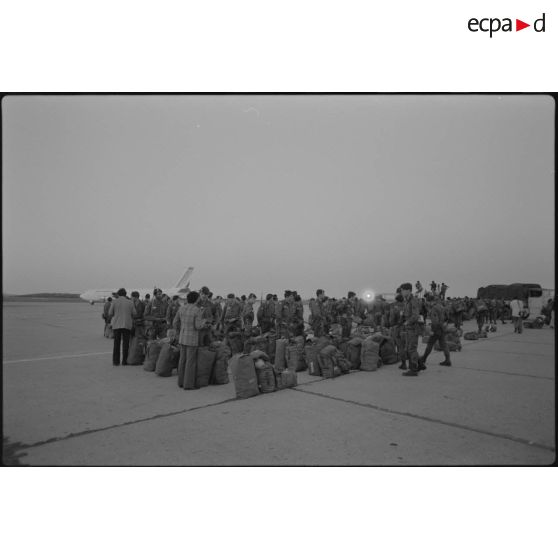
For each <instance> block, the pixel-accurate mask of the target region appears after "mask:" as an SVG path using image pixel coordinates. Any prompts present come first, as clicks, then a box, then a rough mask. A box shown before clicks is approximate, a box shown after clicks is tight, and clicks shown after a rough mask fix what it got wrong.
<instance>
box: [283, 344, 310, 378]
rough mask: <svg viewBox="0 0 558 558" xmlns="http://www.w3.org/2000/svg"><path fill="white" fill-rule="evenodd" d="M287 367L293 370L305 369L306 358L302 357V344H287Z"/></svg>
mask: <svg viewBox="0 0 558 558" xmlns="http://www.w3.org/2000/svg"><path fill="white" fill-rule="evenodd" d="M286 356H287V368H288V369H289V370H294V371H295V372H302V371H303V370H306V368H307V366H306V360H305V359H304V344H300V343H297V344H294V345H293V344H291V345H287V355H286Z"/></svg>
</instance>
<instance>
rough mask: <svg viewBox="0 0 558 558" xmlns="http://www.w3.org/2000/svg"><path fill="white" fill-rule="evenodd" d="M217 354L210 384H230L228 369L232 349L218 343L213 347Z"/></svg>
mask: <svg viewBox="0 0 558 558" xmlns="http://www.w3.org/2000/svg"><path fill="white" fill-rule="evenodd" d="M211 346H212V347H213V348H214V350H215V353H216V356H215V363H214V364H213V372H212V374H211V378H210V380H209V383H210V384H216V385H222V384H228V383H229V374H228V371H227V367H228V365H229V358H230V357H231V349H230V348H229V347H227V345H226V344H225V343H222V342H220V341H217V342H215V343H213V344H212V345H211Z"/></svg>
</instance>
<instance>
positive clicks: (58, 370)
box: [3, 301, 555, 465]
mask: <svg viewBox="0 0 558 558" xmlns="http://www.w3.org/2000/svg"><path fill="white" fill-rule="evenodd" d="M101 312H102V307H101V306H100V305H94V306H91V305H88V304H85V303H70V302H41V301H35V302H19V301H18V302H7V303H4V312H3V319H4V338H3V348H4V353H3V360H4V362H3V405H4V416H3V431H4V432H3V434H4V440H3V441H4V445H3V461H4V463H5V464H8V465H9V464H12V465H548V464H551V463H553V462H554V459H555V388H554V386H555V376H554V370H555V337H554V330H552V329H547V328H545V329H542V330H525V331H524V333H523V334H522V335H518V334H514V333H513V327H512V326H511V325H510V324H507V325H500V324H499V325H498V331H497V332H496V333H493V334H489V338H488V339H484V340H478V341H463V350H462V351H461V352H457V353H452V360H453V366H452V367H451V368H445V367H441V366H439V365H438V363H439V362H440V361H441V360H442V358H443V357H442V355H441V354H440V353H438V352H436V351H434V352H433V353H432V354H431V356H430V357H429V361H428V363H427V364H428V369H427V370H426V371H424V372H422V373H421V374H420V375H419V377H417V378H408V377H402V376H401V371H400V370H399V369H398V367H397V365H391V366H384V367H382V368H380V369H379V370H378V371H376V372H354V373H351V374H348V375H344V376H341V377H339V378H335V379H332V380H323V379H321V378H319V377H313V376H309V375H308V373H307V372H300V373H298V375H297V376H298V381H299V385H298V386H297V387H296V388H293V389H289V390H284V391H280V392H276V393H272V394H266V395H260V396H258V397H254V398H251V399H247V400H236V399H235V392H234V385H233V383H232V381H231V383H229V384H227V385H223V386H209V387H207V388H203V389H200V390H196V391H184V390H182V389H179V388H178V386H177V384H176V372H175V373H174V375H173V376H172V377H171V378H161V377H158V376H156V375H155V374H154V373H152V372H145V371H144V370H143V369H142V367H141V366H128V367H122V366H120V367H113V366H112V364H111V350H112V341H111V340H108V339H105V338H104V337H103V335H102V332H103V321H102V319H101V316H100V315H101ZM475 327H476V323H474V322H472V321H469V322H465V325H464V330H465V331H471V330H474V329H475ZM424 347H425V345H424V344H420V345H419V350H420V351H421V352H422V351H423V350H424Z"/></svg>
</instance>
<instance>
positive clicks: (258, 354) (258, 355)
mask: <svg viewBox="0 0 558 558" xmlns="http://www.w3.org/2000/svg"><path fill="white" fill-rule="evenodd" d="M250 356H251V357H252V358H253V359H254V360H257V359H259V358H261V359H262V360H269V356H268V354H267V353H266V352H264V351H260V350H259V349H256V350H254V351H252V352H251V353H250Z"/></svg>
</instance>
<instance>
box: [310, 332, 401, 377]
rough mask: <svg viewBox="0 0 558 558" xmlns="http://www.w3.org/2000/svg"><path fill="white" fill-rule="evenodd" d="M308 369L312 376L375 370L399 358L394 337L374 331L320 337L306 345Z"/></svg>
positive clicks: (334, 375)
mask: <svg viewBox="0 0 558 558" xmlns="http://www.w3.org/2000/svg"><path fill="white" fill-rule="evenodd" d="M304 356H305V360H306V363H307V367H308V372H309V374H310V375H312V376H323V377H324V378H334V377H336V376H339V375H341V374H347V373H348V372H350V371H352V370H363V371H367V372H373V371H375V370H377V369H378V368H379V367H380V366H382V364H395V363H396V362H398V361H399V358H398V356H397V354H396V350H395V344H394V342H393V339H392V338H391V337H390V336H388V335H383V334H381V333H373V334H371V335H367V336H366V337H360V336H355V337H351V338H350V339H343V338H341V337H333V338H332V337H327V336H325V337H320V338H318V339H309V340H307V342H306V344H305V345H304Z"/></svg>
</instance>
